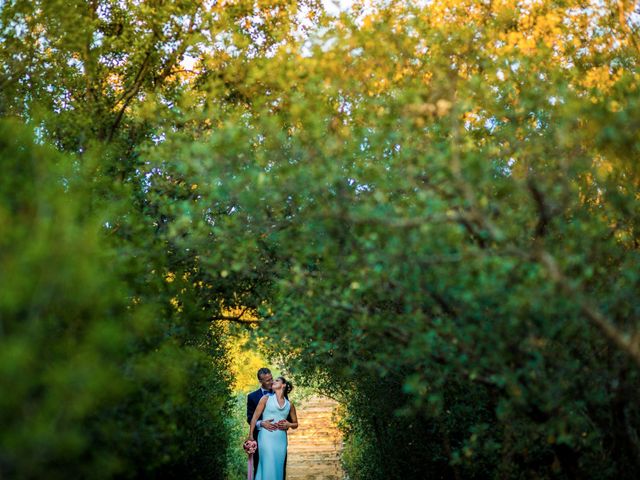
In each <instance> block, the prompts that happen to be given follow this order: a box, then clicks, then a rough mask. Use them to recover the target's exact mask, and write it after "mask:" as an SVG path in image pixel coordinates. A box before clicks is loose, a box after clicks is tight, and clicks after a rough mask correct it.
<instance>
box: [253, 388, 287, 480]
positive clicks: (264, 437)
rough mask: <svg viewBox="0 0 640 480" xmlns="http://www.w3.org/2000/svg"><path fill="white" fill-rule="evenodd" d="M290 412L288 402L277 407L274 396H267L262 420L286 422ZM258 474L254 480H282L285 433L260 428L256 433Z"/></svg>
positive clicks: (285, 444)
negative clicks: (258, 456)
mask: <svg viewBox="0 0 640 480" xmlns="http://www.w3.org/2000/svg"><path fill="white" fill-rule="evenodd" d="M289 410H291V404H290V403H289V400H287V399H286V398H285V399H284V406H283V407H280V405H278V399H277V397H276V396H275V395H269V398H268V399H267V404H266V405H265V406H264V412H263V413H262V418H265V419H266V418H269V419H270V418H273V421H274V422H277V421H279V420H286V419H287V417H288V416H289ZM258 451H259V452H260V460H259V461H258V472H257V473H256V479H255V480H284V459H285V457H286V456H287V432H285V431H284V430H274V431H273V432H270V431H269V430H267V429H265V428H261V429H260V431H259V432H258Z"/></svg>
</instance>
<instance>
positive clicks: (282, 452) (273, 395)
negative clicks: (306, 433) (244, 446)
mask: <svg viewBox="0 0 640 480" xmlns="http://www.w3.org/2000/svg"><path fill="white" fill-rule="evenodd" d="M258 381H259V382H260V388H259V389H258V390H256V391H255V392H251V393H250V394H249V396H248V397H247V422H248V423H249V436H248V438H247V441H250V440H256V441H257V442H258V449H257V450H256V452H255V453H254V457H253V458H254V461H253V466H254V472H255V476H254V478H255V480H284V476H285V469H286V461H287V430H289V429H290V428H294V429H295V428H298V416H297V415H296V408H295V407H294V406H293V404H292V403H291V402H289V393H290V392H291V390H293V384H292V383H291V382H289V381H288V380H287V379H285V378H284V377H278V378H276V379H275V380H274V379H273V376H272V375H271V371H270V370H269V369H268V368H261V369H260V370H258Z"/></svg>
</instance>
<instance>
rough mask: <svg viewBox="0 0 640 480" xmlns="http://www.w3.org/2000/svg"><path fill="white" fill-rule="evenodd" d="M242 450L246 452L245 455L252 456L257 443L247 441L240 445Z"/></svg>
mask: <svg viewBox="0 0 640 480" xmlns="http://www.w3.org/2000/svg"><path fill="white" fill-rule="evenodd" d="M242 448H244V451H245V452H247V455H253V454H254V453H255V452H256V450H257V449H258V442H256V441H255V440H247V441H246V442H244V443H243V444H242Z"/></svg>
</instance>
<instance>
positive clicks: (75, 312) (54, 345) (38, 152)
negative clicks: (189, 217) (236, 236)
mask: <svg viewBox="0 0 640 480" xmlns="http://www.w3.org/2000/svg"><path fill="white" fill-rule="evenodd" d="M32 137H33V133H32V132H30V131H29V130H27V129H25V128H24V127H22V126H21V125H19V124H18V123H16V122H8V121H3V122H2V123H1V124H0V161H1V162H2V170H3V172H4V175H3V180H2V188H0V192H1V195H2V197H1V198H0V218H1V221H2V223H3V225H5V226H7V227H8V228H5V229H3V235H2V238H1V240H0V241H1V248H0V263H1V264H2V272H1V275H0V290H1V292H2V294H1V295H0V313H1V318H2V324H1V325H2V330H1V332H0V333H1V336H0V385H1V389H2V392H3V393H2V396H1V400H0V419H1V422H2V425H3V427H2V431H1V432H0V446H1V448H0V473H2V476H6V477H7V478H70V477H73V478H113V477H115V476H118V477H126V478H133V477H143V478H144V477H154V478H158V477H166V478H170V477H181V478H182V477H183V476H185V475H188V476H190V477H191V478H205V477H206V478H224V473H223V472H224V460H223V459H221V455H224V452H225V448H226V441H227V428H226V423H225V418H224V417H225V416H226V413H227V411H228V409H227V405H226V399H227V398H228V395H229V389H228V384H227V383H226V382H228V381H229V378H228V376H227V377H225V374H224V368H225V366H226V360H225V357H224V355H223V354H222V353H221V352H220V351H219V349H218V348H216V342H217V341H216V340H215V338H213V337H211V336H209V340H207V335H206V334H201V335H200V336H199V338H200V339H201V340H200V342H201V344H200V345H193V346H189V345H188V342H187V340H186V339H185V336H184V335H177V334H174V335H167V329H168V325H169V324H170V317H169V315H170V309H171V306H170V305H169V304H168V302H166V301H165V302H164V303H165V304H166V307H163V303H162V302H160V299H157V301H156V302H152V301H145V300H144V298H145V292H143V291H141V290H138V291H136V290H135V289H133V288H132V287H131V286H128V285H126V284H125V283H123V281H122V278H121V277H122V270H123V269H125V267H126V266H127V262H126V261H125V260H123V257H125V256H126V253H125V252H127V251H126V250H124V249H120V250H117V249H114V248H113V246H111V245H110V244H109V242H106V241H105V240H104V239H102V238H101V236H102V235H101V232H100V230H101V227H100V225H99V223H98V221H99V219H100V217H99V216H98V215H96V212H90V211H89V210H88V209H87V208H86V203H87V200H88V199H87V197H86V196H85V195H84V194H83V192H82V189H81V188H77V185H76V184H75V178H76V176H77V172H75V173H74V171H73V165H72V162H70V161H69V158H68V157H65V156H63V155H60V154H57V153H55V152H53V151H52V150H51V149H47V148H45V147H42V146H38V145H35V144H34V142H33V138H32ZM129 273H131V272H129ZM148 290H149V291H152V290H153V289H152V288H150V287H148ZM132 295H135V297H133V296H132ZM134 298H135V301H134Z"/></svg>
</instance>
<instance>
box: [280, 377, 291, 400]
mask: <svg viewBox="0 0 640 480" xmlns="http://www.w3.org/2000/svg"><path fill="white" fill-rule="evenodd" d="M278 380H282V383H284V387H283V388H284V398H286V399H287V400H288V399H289V394H290V393H291V390H293V383H291V382H290V381H289V380H287V379H286V378H284V377H278Z"/></svg>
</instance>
